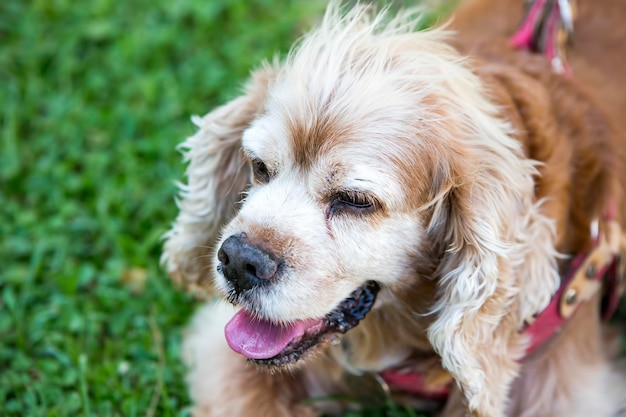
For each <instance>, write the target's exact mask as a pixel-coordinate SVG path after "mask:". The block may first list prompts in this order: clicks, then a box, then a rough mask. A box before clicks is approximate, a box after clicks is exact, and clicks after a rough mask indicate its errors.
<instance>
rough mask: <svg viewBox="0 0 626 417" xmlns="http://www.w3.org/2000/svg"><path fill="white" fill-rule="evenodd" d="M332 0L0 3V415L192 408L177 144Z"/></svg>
mask: <svg viewBox="0 0 626 417" xmlns="http://www.w3.org/2000/svg"><path fill="white" fill-rule="evenodd" d="M324 3H325V2H324V1H323V0H314V1H306V2H305V1H295V0H294V1H288V0H274V1H272V0H254V1H246V0H231V1H226V0H224V1H215V0H176V1H168V0H134V1H115V0H91V1H86V2H76V1H71V0H2V1H0V108H1V110H0V266H1V270H0V416H29V417H36V416H92V415H93V416H123V417H127V416H128V417H130V416H188V415H189V414H190V413H189V408H188V407H189V399H188V396H187V393H186V388H185V385H184V380H183V378H184V376H183V375H184V369H183V366H182V365H181V363H180V360H179V349H180V340H181V334H182V331H183V329H184V325H185V323H186V322H187V320H188V319H189V316H190V314H191V313H192V312H193V310H194V308H195V307H196V305H197V303H198V302H197V301H196V300H194V299H192V298H191V297H189V296H187V295H185V294H184V293H183V292H182V291H179V290H177V289H176V288H174V287H173V286H172V284H171V283H170V281H169V280H168V279H167V278H166V277H165V274H164V273H163V271H162V270H161V269H160V267H159V265H158V259H159V256H160V251H161V236H162V234H163V233H164V232H165V231H166V230H167V229H168V226H169V224H170V223H171V221H172V220H173V219H174V217H175V214H176V206H175V204H174V196H175V193H176V189H175V186H174V181H175V180H179V179H181V178H182V174H183V170H184V166H183V164H182V163H181V158H180V155H179V153H177V152H176V150H175V147H176V145H177V144H178V143H179V142H181V141H182V140H183V139H184V138H185V137H186V136H188V135H190V134H192V133H193V132H194V127H193V125H192V124H191V122H190V121H189V117H190V116H191V115H193V114H203V113H206V112H207V111H208V110H210V109H211V108H213V107H215V106H216V105H218V104H219V103H222V102H224V101H225V100H227V99H228V98H230V97H233V96H234V95H235V94H236V93H237V91H238V88H239V87H240V85H241V83H242V82H243V81H244V80H245V78H246V74H247V73H248V71H249V70H250V69H251V68H252V67H254V66H256V65H257V64H258V63H259V62H260V61H261V60H262V59H267V58H271V57H272V56H273V55H275V54H284V53H286V51H287V49H288V47H289V45H290V44H291V43H292V42H293V41H294V40H295V39H297V38H298V37H299V36H300V35H301V34H302V33H303V32H304V30H305V29H306V28H309V27H310V26H311V25H312V24H314V22H315V21H316V20H317V19H318V18H319V17H320V15H321V13H322V11H323V8H324ZM400 414H403V415H404V413H401V412H394V411H388V415H400ZM368 415H381V413H378V412H372V414H368Z"/></svg>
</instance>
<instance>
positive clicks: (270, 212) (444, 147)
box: [163, 5, 605, 417]
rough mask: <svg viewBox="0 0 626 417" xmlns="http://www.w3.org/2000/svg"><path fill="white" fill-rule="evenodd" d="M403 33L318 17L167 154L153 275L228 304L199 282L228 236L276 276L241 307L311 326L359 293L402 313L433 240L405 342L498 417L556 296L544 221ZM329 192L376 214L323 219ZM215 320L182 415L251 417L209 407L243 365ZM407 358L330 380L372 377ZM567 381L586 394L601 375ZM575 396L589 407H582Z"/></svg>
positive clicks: (473, 407)
mask: <svg viewBox="0 0 626 417" xmlns="http://www.w3.org/2000/svg"><path fill="white" fill-rule="evenodd" d="M415 25H416V21H415V20H414V19H413V18H412V17H411V15H410V14H401V15H399V16H398V17H395V18H392V19H389V16H388V15H386V14H384V13H382V14H378V15H375V14H373V13H372V11H371V10H370V9H369V8H367V7H364V6H358V7H356V8H354V9H353V10H351V11H349V12H348V13H347V14H342V13H341V11H340V10H339V8H338V7H337V6H336V5H331V6H330V8H329V9H328V12H327V14H326V16H325V18H324V21H323V22H322V23H321V25H320V26H319V27H318V28H316V29H315V30H313V31H312V32H311V33H309V34H308V35H307V36H305V38H304V39H303V40H302V41H301V42H300V44H299V46H298V47H297V48H296V49H294V50H293V51H292V52H291V53H290V55H289V57H288V58H287V59H286V60H285V61H284V62H283V63H281V64H276V65H274V66H271V67H270V66H267V67H264V68H261V69H260V70H259V71H257V72H256V73H255V75H253V77H252V79H251V81H250V82H249V84H248V86H247V88H246V90H245V92H244V94H243V95H242V96H240V97H239V98H236V99H235V100H233V101H231V102H230V103H228V104H226V105H225V106H223V107H221V108H219V109H217V110H215V111H214V112H212V113H210V114H208V115H207V116H205V117H204V118H202V119H199V120H198V124H199V128H200V130H199V132H198V133H197V134H196V135H194V136H193V137H191V138H189V139H188V140H187V142H185V144H183V145H182V147H183V149H185V150H186V153H185V160H186V161H188V162H189V166H188V170H187V177H188V183H187V185H181V195H180V200H179V206H180V214H179V216H178V218H177V219H176V222H175V223H174V225H173V228H172V230H171V231H170V232H169V233H168V235H167V241H166V244H165V252H164V255H163V261H164V262H165V264H166V266H167V269H168V272H169V273H170V274H171V275H173V276H174V277H177V279H179V280H181V281H183V282H185V283H187V284H188V285H189V286H191V287H193V288H195V289H200V290H204V291H211V290H209V286H210V283H209V282H210V281H211V280H213V281H214V283H215V288H216V289H217V291H218V293H219V294H221V295H223V296H227V295H228V283H227V282H226V281H225V280H224V278H223V277H222V276H220V275H217V276H215V277H213V275H214V274H213V271H214V267H215V264H211V262H213V263H216V262H217V261H216V260H215V259H214V250H215V248H216V247H219V245H220V244H221V242H222V241H223V240H224V239H226V238H227V237H228V236H230V235H233V234H237V233H241V232H245V233H247V234H248V235H255V233H257V234H259V236H261V235H263V236H271V239H272V241H275V242H279V243H276V245H277V251H278V252H279V253H280V255H281V256H282V257H283V258H284V259H285V260H286V262H287V263H288V264H289V265H290V268H289V269H288V271H287V272H286V273H285V275H284V276H283V277H282V279H281V280H280V282H278V283H276V284H275V285H273V286H271V287H270V288H269V289H266V290H264V291H262V292H261V291H259V292H258V293H256V294H255V296H254V297H252V298H251V299H249V300H248V301H246V302H247V303H248V305H246V307H247V308H250V309H251V310H254V311H255V312H256V313H257V314H259V315H261V316H263V317H265V318H267V319H271V320H273V321H276V322H289V321H293V320H297V319H307V318H319V317H322V316H324V315H325V314H327V313H328V312H329V311H331V310H332V309H333V308H334V307H335V306H336V305H337V304H338V303H339V302H340V301H341V300H342V299H344V298H345V297H347V296H348V295H349V294H350V293H351V292H352V291H353V290H354V289H355V288H357V287H358V286H360V285H362V284H364V283H365V282H367V281H369V280H375V281H378V282H379V283H381V285H382V286H383V290H382V292H381V295H380V297H379V300H378V302H377V304H376V307H375V309H376V311H385V309H388V310H389V311H393V309H394V308H395V309H397V308H401V306H400V307H399V306H398V305H397V303H394V300H396V299H397V298H398V294H400V293H401V292H402V291H403V289H404V288H407V287H408V286H411V285H412V282H413V281H414V280H420V279H421V280H424V279H430V278H431V277H420V276H416V272H415V270H414V269H413V268H414V265H413V263H412V262H414V260H415V259H420V256H423V254H422V251H423V250H424V245H425V244H427V242H430V241H432V240H436V241H439V242H445V243H446V244H445V246H446V248H445V251H444V254H443V258H442V259H441V260H440V263H439V265H438V266H437V267H436V268H435V270H434V274H435V277H436V278H437V279H439V284H438V288H437V290H436V300H435V302H434V303H432V305H431V306H430V307H431V308H430V311H418V310H417V309H416V310H415V311H410V312H409V314H406V315H407V316H408V317H411V315H413V317H416V320H417V317H418V316H422V317H430V318H431V321H430V324H429V327H428V328H427V329H426V328H424V329H422V330H423V332H424V333H425V334H427V337H428V341H429V342H430V343H431V344H432V347H433V348H434V349H435V351H436V352H437V353H438V354H439V355H440V356H441V361H442V364H443V367H444V368H445V369H447V370H448V371H449V372H450V373H451V374H452V375H453V377H454V378H455V380H456V381H457V383H458V385H459V387H460V389H461V391H462V393H463V394H464V397H465V401H466V405H467V410H469V411H470V412H471V413H475V414H476V415H480V416H488V417H500V416H504V415H506V410H507V405H508V399H509V398H510V391H509V389H510V386H511V384H512V383H513V381H514V380H515V378H516V377H517V376H518V375H519V372H520V364H519V362H518V360H519V359H520V358H521V357H522V355H523V353H524V350H525V348H526V346H527V343H528V341H527V340H526V338H525V336H523V335H521V334H520V333H519V329H520V328H521V327H522V325H523V320H524V318H526V317H528V316H530V315H531V314H533V313H536V312H538V311H540V310H542V309H543V307H545V306H546V305H547V303H548V301H549V299H550V297H551V295H552V293H553V292H554V291H555V290H556V288H557V286H558V282H559V275H558V272H557V269H556V259H557V257H558V254H557V253H556V251H555V249H554V246H553V238H554V230H553V229H554V226H553V221H552V220H550V219H549V218H547V217H546V216H545V215H544V214H542V210H541V202H540V201H536V200H535V198H534V180H533V176H535V175H537V169H536V163H535V162H534V161H531V160H528V159H526V158H525V157H524V156H523V154H522V151H521V149H520V145H519V143H518V142H517V141H516V140H514V139H513V137H512V128H511V126H510V125H509V124H507V123H506V122H505V121H503V120H502V119H501V118H500V117H499V115H498V111H499V109H498V108H497V107H495V106H494V105H493V104H491V103H490V101H489V100H488V98H487V97H488V96H487V94H486V91H485V88H484V86H483V85H482V83H481V81H480V80H479V78H478V77H477V76H476V75H474V74H473V73H472V71H471V65H470V63H469V62H466V61H465V60H464V59H463V58H462V57H461V56H460V55H458V54H457V53H456V52H455V51H454V50H453V49H452V48H451V47H449V46H447V44H446V41H447V38H448V36H449V34H448V33H447V32H445V31H443V30H432V31H426V32H414V31H413V29H414V27H415ZM312 132H324V134H325V135H327V137H326V138H325V140H324V141H322V142H320V143H321V145H320V146H319V148H318V149H316V150H315V152H316V153H315V155H314V157H313V159H312V160H310V161H307V164H306V166H303V165H302V163H301V162H299V161H298V156H297V155H299V152H302V148H303V147H306V146H312V145H311V144H310V143H309V142H307V141H308V140H312V139H307V138H309V136H310V135H311V134H314V133H312ZM318 140H319V138H318ZM246 158H259V159H261V160H263V161H264V163H265V164H266V165H267V166H268V168H269V169H270V171H271V172H272V173H273V178H272V180H271V181H270V182H269V183H268V184H261V185H258V184H257V185H251V181H249V180H248V176H249V175H250V171H249V167H248V165H247V162H246ZM336 187H343V188H348V189H357V190H362V191H366V192H368V193H370V194H372V195H374V196H376V198H377V199H378V200H379V201H380V202H381V203H382V206H383V213H382V214H380V215H377V214H374V215H372V216H371V218H368V217H359V218H355V217H350V216H341V217H337V218H334V217H330V218H329V217H328V216H327V215H326V214H325V204H326V203H325V201H326V200H325V198H326V196H327V195H328V194H329V193H330V192H331V190H332V189H333V188H336ZM244 192H245V193H244ZM241 193H244V194H241ZM240 196H243V197H244V198H243V200H242V202H241V204H240V205H237V207H240V208H239V209H234V208H233V207H234V206H233V204H234V203H235V202H236V201H237V200H238V199H239V197H240ZM216 236H217V238H216ZM409 260H413V261H409ZM217 308H218V310H217V313H216V312H215V310H210V309H203V310H202V311H201V312H200V313H199V314H198V316H196V318H195V319H194V322H193V324H192V326H191V331H190V333H189V335H188V337H187V338H186V341H185V349H184V351H185V360H186V363H187V364H188V365H189V366H190V369H191V370H190V376H189V382H190V386H191V395H192V399H193V400H194V402H195V404H196V405H197V407H198V408H197V411H198V412H197V414H198V415H207V416H209V415H210V416H221V415H229V416H236V415H254V414H253V411H254V410H246V409H244V408H245V407H247V406H250V407H253V405H251V404H247V403H246V402H245V401H241V402H238V403H233V404H225V403H224V400H223V398H230V399H232V400H233V401H236V399H233V398H234V397H236V395H235V396H233V395H232V391H229V392H228V393H225V391H224V390H227V389H228V390H236V389H237V386H236V384H233V383H232V381H230V382H229V383H228V384H226V388H225V387H224V384H225V383H224V381H229V380H231V379H232V378H233V376H232V375H231V374H230V372H231V369H230V368H229V367H230V366H231V364H235V365H232V366H233V368H234V369H237V368H239V367H240V366H241V363H242V360H241V358H238V357H236V355H235V354H234V353H232V352H230V351H228V350H227V347H226V345H225V342H224V340H223V336H221V333H220V332H223V325H224V319H223V314H222V312H223V311H225V310H224V309H225V307H223V306H220V307H217ZM409 308H413V307H409ZM393 314H395V313H393ZM367 320H368V319H367V318H366V320H365V321H364V322H363V323H362V324H361V325H360V326H359V328H360V327H361V326H363V329H366V330H364V331H367V329H369V327H367V326H368V324H367ZM372 320H373V319H372ZM415 326H416V328H417V326H418V325H417V324H416V325H415ZM354 334H355V335H356V334H357V332H356V331H355V332H354ZM346 337H347V338H349V337H350V334H348V335H346ZM354 337H356V336H354ZM403 340H404V339H403ZM415 343H417V342H415ZM413 348H415V346H414V345H408V344H407V345H406V346H395V347H394V349H393V350H391V352H393V353H392V354H389V355H387V356H385V352H380V355H379V358H380V360H373V361H369V362H367V363H366V362H365V361H363V362H359V360H358V359H354V358H358V357H359V355H355V356H353V358H352V359H345V358H344V359H345V360H343V362H344V363H343V365H344V366H346V367H347V368H350V369H352V370H355V369H356V370H358V369H369V370H379V369H376V368H377V367H378V368H381V369H382V368H384V367H386V366H389V365H392V364H393V363H394V362H399V361H400V360H402V359H404V357H406V354H407V352H408V351H410V349H413ZM335 353H336V352H335ZM387 353H388V352H387ZM337 356H338V357H342V355H341V354H337ZM341 361H342V359H340V362H341ZM312 363H313V364H314V363H316V362H315V361H313V362H312ZM307 366H308V367H311V366H312V365H311V363H309V364H307V365H305V368H306V367H307ZM372 368H374V369H372ZM309 369H310V368H309ZM581 372H583V373H585V374H588V373H591V374H592V375H594V377H597V378H601V379H602V378H603V376H602V375H603V373H604V372H605V371H604V370H603V369H600V368H597V370H595V371H589V372H587V371H585V370H582V371H581ZM235 377H236V376H235ZM243 384H245V382H243V381H242V386H241V389H242V390H245V388H244V386H245V385H243ZM313 385H315V386H317V387H318V388H319V387H322V386H323V387H327V388H328V387H332V386H334V385H333V384H332V383H329V382H328V381H326V382H324V383H321V382H319V380H318V382H316V383H315V384H313ZM312 391H315V392H316V394H319V393H320V392H319V391H320V389H315V390H312ZM329 393H330V392H329ZM599 395H600V396H599ZM590 398H597V400H598V401H602V397H601V394H600V393H598V392H597V391H594V392H593V393H591V394H590ZM202 410H205V412H203V411H202ZM305 413H306V412H305ZM521 415H523V416H528V417H530V416H531V415H534V414H532V411H525V413H523V414H521ZM551 415H552V414H551ZM554 415H555V416H556V415H558V416H561V415H565V414H554ZM568 415H570V416H571V415H574V414H568ZM577 415H581V416H582V415H583V414H580V413H579V414H577ZM598 415H600V414H598ZM602 415H604V414H602Z"/></svg>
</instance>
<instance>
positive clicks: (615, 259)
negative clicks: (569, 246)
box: [379, 201, 626, 401]
mask: <svg viewBox="0 0 626 417" xmlns="http://www.w3.org/2000/svg"><path fill="white" fill-rule="evenodd" d="M616 214H617V207H616V205H615V203H614V202H612V201H611V202H610V203H609V208H608V209H607V211H606V212H605V214H604V216H603V218H602V221H601V222H600V221H594V222H593V223H592V224H591V235H592V238H593V244H592V247H591V248H590V249H589V250H588V251H586V252H584V253H581V254H579V255H577V256H576V257H575V258H574V260H573V261H572V263H571V264H570V267H569V272H568V273H567V274H566V275H565V276H564V277H563V278H562V279H561V285H560V287H559V289H558V291H557V292H556V293H555V294H554V296H552V299H551V301H550V303H549V304H548V307H546V308H545V309H544V310H543V311H542V312H540V313H539V314H537V315H536V316H535V317H534V319H531V320H532V323H530V321H531V320H526V322H527V323H529V324H528V325H527V326H526V327H525V328H524V329H523V330H522V332H523V333H526V334H527V335H529V337H530V345H529V347H528V348H527V350H526V356H528V355H529V354H530V353H532V352H533V351H534V350H535V349H537V348H538V347H539V346H541V345H543V344H544V343H545V342H546V341H548V339H550V338H551V337H552V336H554V335H555V334H557V333H558V332H559V331H560V330H561V328H562V327H563V325H564V324H565V323H566V322H567V320H568V319H569V318H570V317H572V315H573V314H574V312H575V311H576V310H577V309H578V307H579V306H580V304H581V303H582V302H584V301H586V300H589V299H590V298H591V297H592V296H593V295H595V294H596V292H597V291H599V290H603V291H604V292H603V294H604V298H603V303H602V318H603V319H604V320H608V319H609V318H610V317H611V315H612V314H613V313H614V312H615V309H616V308H617V306H618V304H619V299H620V295H621V293H622V292H624V287H625V286H626V280H624V282H621V283H620V275H621V274H619V273H618V272H619V268H620V265H619V264H620V258H621V257H620V252H622V251H623V250H624V249H625V248H624V245H625V244H626V242H625V239H624V236H623V234H622V230H621V227H620V225H619V223H618V222H617V221H616ZM379 375H380V377H381V378H382V380H383V381H384V383H385V384H386V386H385V387H383V388H385V390H386V391H401V392H404V393H409V394H412V395H414V396H415V397H418V398H423V399H428V400H436V401H445V400H446V399H447V398H448V394H449V390H450V386H451V384H452V378H451V377H450V376H449V375H448V377H447V378H445V376H444V375H438V376H436V377H435V378H432V377H431V375H428V376H427V375H426V374H424V373H421V372H417V371H415V370H414V369H411V368H392V369H387V370H384V371H382V372H380V373H379Z"/></svg>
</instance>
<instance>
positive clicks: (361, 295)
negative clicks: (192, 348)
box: [224, 281, 380, 366]
mask: <svg viewBox="0 0 626 417" xmlns="http://www.w3.org/2000/svg"><path fill="white" fill-rule="evenodd" d="M379 290H380V286H379V285H378V284H377V283H376V282H374V281H369V282H367V283H366V284H364V285H363V286H361V287H359V288H358V289H356V290H355V291H354V292H352V294H350V296H349V297H348V298H346V299H345V300H343V301H342V302H341V303H340V304H339V305H338V306H337V307H336V308H335V309H333V310H332V311H331V312H330V313H328V314H327V315H326V316H325V317H323V318H321V319H312V320H297V321H295V322H292V323H288V324H278V323H274V322H271V321H269V320H264V319H260V318H257V317H255V316H253V315H252V314H251V313H249V312H248V311H246V310H245V309H241V310H239V311H238V312H237V313H236V314H235V316H234V317H233V318H232V319H231V320H230V321H229V322H228V324H226V328H225V329H224V330H225V335H226V341H227V342H228V345H229V346H230V348H231V349H232V350H234V351H235V352H237V353H239V354H241V355H243V356H245V357H247V358H248V359H250V360H251V361H252V362H255V363H257V364H259V365H266V366H283V365H288V364H290V363H294V362H296V361H298V360H299V359H300V358H302V357H303V356H304V355H305V354H307V353H308V352H310V351H311V350H312V349H313V348H315V347H316V346H318V345H321V344H322V343H327V342H330V341H332V340H334V339H336V338H337V336H338V335H339V334H343V333H346V332H347V331H348V330H350V329H352V328H353V327H355V326H356V325H358V324H359V322H360V321H361V320H362V319H363V318H364V317H365V315H366V314H367V313H368V312H369V311H370V310H371V308H372V306H373V305H374V301H376V295H377V294H378V291H379Z"/></svg>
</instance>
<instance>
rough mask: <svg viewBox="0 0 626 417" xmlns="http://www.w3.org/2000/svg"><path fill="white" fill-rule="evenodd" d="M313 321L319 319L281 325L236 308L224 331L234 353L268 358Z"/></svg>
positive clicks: (278, 351)
mask: <svg viewBox="0 0 626 417" xmlns="http://www.w3.org/2000/svg"><path fill="white" fill-rule="evenodd" d="M316 323H319V320H298V321H296V322H293V323H290V324H288V325H282V326H281V325H278V324H275V323H272V322H270V321H269V320H263V319H258V318H255V317H253V316H251V315H250V314H249V313H248V312H247V311H245V310H239V311H238V312H237V313H236V314H235V316H234V317H233V318H232V319H231V320H230V321H229V322H228V323H227V324H226V327H225V328H224V334H225V335H226V342H228V346H230V348H231V349H232V350H234V351H235V352H237V353H240V354H242V355H244V356H246V357H248V358H251V359H269V358H271V357H274V356H276V355H278V354H279V353H280V352H281V351H282V350H283V349H284V348H285V347H286V346H287V345H288V344H289V342H291V341H292V340H294V339H295V338H298V337H300V336H302V335H303V334H304V332H305V330H306V329H308V328H310V327H312V326H314V325H315V324H316Z"/></svg>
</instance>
